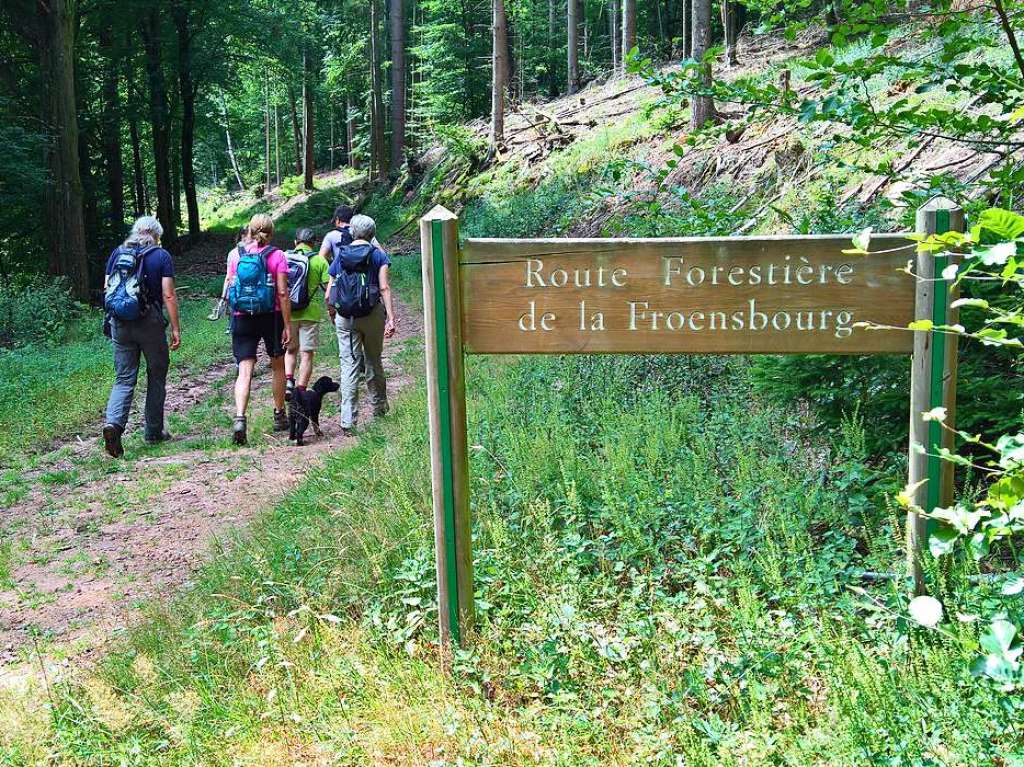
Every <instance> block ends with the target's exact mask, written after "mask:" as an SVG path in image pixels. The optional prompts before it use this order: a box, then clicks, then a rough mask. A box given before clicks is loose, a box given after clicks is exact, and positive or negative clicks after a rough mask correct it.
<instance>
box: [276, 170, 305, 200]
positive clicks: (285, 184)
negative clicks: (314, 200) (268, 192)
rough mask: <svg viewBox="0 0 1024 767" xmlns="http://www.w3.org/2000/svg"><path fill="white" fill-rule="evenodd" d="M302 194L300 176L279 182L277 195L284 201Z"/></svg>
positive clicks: (289, 177)
mask: <svg viewBox="0 0 1024 767" xmlns="http://www.w3.org/2000/svg"><path fill="white" fill-rule="evenodd" d="M302 192H303V188H302V176H288V177H287V178H284V179H282V180H281V186H280V187H279V188H278V194H280V195H281V196H282V197H283V198H284V199H286V200H288V199H291V198H292V197H295V196H296V195H300V194H302Z"/></svg>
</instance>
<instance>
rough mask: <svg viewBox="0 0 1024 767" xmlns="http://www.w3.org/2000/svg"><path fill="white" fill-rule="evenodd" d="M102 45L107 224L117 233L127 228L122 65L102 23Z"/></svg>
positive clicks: (102, 127) (103, 138)
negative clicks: (125, 214)
mask: <svg viewBox="0 0 1024 767" xmlns="http://www.w3.org/2000/svg"><path fill="white" fill-rule="evenodd" d="M99 44H100V49H101V50H102V51H103V53H104V58H105V59H106V69H105V70H104V73H103V116H102V118H101V120H102V126H101V129H102V133H103V137H102V144H103V162H104V164H105V165H106V171H107V173H106V177H107V198H108V199H109V201H110V210H109V212H108V214H107V225H108V226H109V228H110V232H111V233H112V234H114V235H115V236H117V235H120V233H121V230H122V229H123V228H124V159H123V158H122V156H121V101H120V96H119V94H118V88H119V87H120V80H121V66H120V63H119V62H118V60H117V56H116V54H115V52H114V41H113V38H112V36H111V33H110V28H109V27H106V26H104V27H101V29H100V33H99Z"/></svg>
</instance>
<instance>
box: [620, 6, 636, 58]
mask: <svg viewBox="0 0 1024 767" xmlns="http://www.w3.org/2000/svg"><path fill="white" fill-rule="evenodd" d="M635 47H636V0H622V58H621V61H622V66H623V67H625V66H626V55H627V54H628V53H629V52H630V51H631V50H633V49H634V48H635Z"/></svg>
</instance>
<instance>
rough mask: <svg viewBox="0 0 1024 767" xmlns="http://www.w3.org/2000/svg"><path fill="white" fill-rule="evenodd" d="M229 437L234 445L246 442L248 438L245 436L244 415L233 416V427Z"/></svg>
mask: <svg viewBox="0 0 1024 767" xmlns="http://www.w3.org/2000/svg"><path fill="white" fill-rule="evenodd" d="M231 436H232V439H234V441H235V444H236V445H244V444H245V443H246V442H247V441H248V438H247V436H246V427H245V416H244V415H236V416H235V427H234V429H233V430H232V435H231Z"/></svg>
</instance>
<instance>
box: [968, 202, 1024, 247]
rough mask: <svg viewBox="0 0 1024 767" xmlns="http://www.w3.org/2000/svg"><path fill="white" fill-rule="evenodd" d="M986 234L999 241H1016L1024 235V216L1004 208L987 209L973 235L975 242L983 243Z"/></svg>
mask: <svg viewBox="0 0 1024 767" xmlns="http://www.w3.org/2000/svg"><path fill="white" fill-rule="evenodd" d="M986 232H987V233H988V234H990V235H993V236H995V237H996V238H998V239H999V240H1016V239H1017V238H1018V237H1020V236H1022V235H1024V216H1022V215H1020V214H1019V213H1014V212H1012V211H1009V210H1003V209H1002V208H986V209H985V210H983V211H982V212H981V215H979V216H978V223H977V224H975V225H974V227H972V229H971V234H972V235H973V239H974V241H975V242H981V241H982V234H983V233H986Z"/></svg>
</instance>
